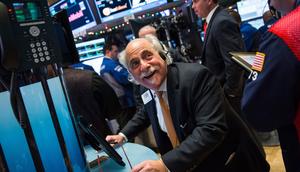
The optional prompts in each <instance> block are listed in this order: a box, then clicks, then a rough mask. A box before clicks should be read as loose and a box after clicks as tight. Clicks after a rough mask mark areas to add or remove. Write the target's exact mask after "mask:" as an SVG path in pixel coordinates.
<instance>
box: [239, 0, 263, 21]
mask: <svg viewBox="0 0 300 172" xmlns="http://www.w3.org/2000/svg"><path fill="white" fill-rule="evenodd" d="M237 8H238V12H239V14H240V16H241V19H242V21H248V20H253V19H256V18H260V17H262V15H263V13H264V12H266V11H268V10H269V6H268V0H242V1H240V2H237Z"/></svg>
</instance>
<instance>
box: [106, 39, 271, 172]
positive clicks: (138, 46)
mask: <svg viewBox="0 0 300 172" xmlns="http://www.w3.org/2000/svg"><path fill="white" fill-rule="evenodd" d="M155 40H157V39H153V40H151V37H146V38H139V39H135V40H133V41H131V42H130V43H129V44H128V45H127V47H126V49H125V52H124V53H121V54H122V55H123V56H121V57H120V62H121V63H122V64H123V65H125V67H127V68H128V70H129V72H130V73H131V74H132V75H133V77H134V79H135V80H136V81H137V82H139V83H140V84H141V85H142V86H143V87H142V88H141V90H140V91H141V97H142V99H143V103H144V108H143V109H140V112H138V113H136V114H135V116H134V117H133V119H131V120H130V121H129V122H128V123H127V125H126V126H125V127H124V128H123V130H122V131H121V133H119V134H118V135H113V136H107V137H106V140H107V141H108V142H110V143H122V142H123V141H126V139H127V138H132V137H134V136H136V135H137V134H138V133H139V132H140V131H142V130H143V129H145V128H146V127H148V126H149V125H150V124H152V128H153V132H154V136H155V139H156V143H157V145H158V148H159V151H160V153H161V155H162V156H161V159H160V160H147V161H144V162H142V163H140V164H138V165H136V166H134V167H133V169H132V171H133V172H138V171H161V172H165V171H168V170H169V171H176V172H181V171H195V172H196V171H204V172H205V171H207V172H208V171H209V172H211V171H249V172H250V171H252V172H253V171H268V170H269V166H268V164H267V162H266V161H265V157H264V153H263V151H262V149H261V147H260V145H259V144H258V142H256V139H255V137H254V136H253V135H252V133H251V131H250V130H249V129H248V127H247V126H246V124H245V123H244V122H243V121H242V120H241V119H240V118H239V116H238V115H237V114H236V113H235V112H234V110H233V109H232V108H231V106H230V105H229V104H227V101H226V99H225V97H224V95H223V90H222V88H221V87H220V85H219V82H218V81H217V79H216V78H215V77H214V76H213V74H211V73H210V72H209V70H208V69H207V68H206V67H204V66H202V65H200V64H196V63H172V64H170V65H168V66H167V64H166V62H165V61H164V60H163V59H165V58H167V57H166V56H165V54H163V51H162V50H163V49H162V47H159V46H157V45H160V44H159V43H158V44H157V43H155ZM145 112H146V113H145Z"/></svg>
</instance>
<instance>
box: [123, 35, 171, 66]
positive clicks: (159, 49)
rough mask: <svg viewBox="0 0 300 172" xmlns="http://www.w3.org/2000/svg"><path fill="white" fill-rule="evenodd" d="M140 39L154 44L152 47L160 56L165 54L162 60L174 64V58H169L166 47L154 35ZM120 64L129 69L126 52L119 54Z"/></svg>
mask: <svg viewBox="0 0 300 172" xmlns="http://www.w3.org/2000/svg"><path fill="white" fill-rule="evenodd" d="M139 39H145V40H147V41H148V42H150V43H151V44H152V47H153V49H154V50H156V51H157V52H159V54H160V55H161V54H164V57H161V58H163V59H164V58H165V59H164V60H165V61H166V63H167V65H169V64H171V63H172V58H171V57H170V56H169V53H168V51H167V47H165V45H163V43H161V42H160V41H159V40H158V39H157V37H155V36H153V35H150V34H149V35H145V37H144V38H139ZM118 58H119V62H120V63H121V64H122V65H123V66H124V67H125V68H126V69H128V65H127V61H126V59H127V54H126V52H125V50H123V51H121V52H120V53H119V57H118Z"/></svg>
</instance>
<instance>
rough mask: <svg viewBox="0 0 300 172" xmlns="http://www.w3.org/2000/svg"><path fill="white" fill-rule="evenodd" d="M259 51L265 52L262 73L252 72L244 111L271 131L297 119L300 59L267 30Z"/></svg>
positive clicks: (246, 87)
mask: <svg viewBox="0 0 300 172" xmlns="http://www.w3.org/2000/svg"><path fill="white" fill-rule="evenodd" d="M264 40H265V41H264V42H263V43H262V44H261V46H260V49H259V51H260V52H263V53H264V54H265V55H266V56H265V63H264V66H263V69H262V71H261V73H259V72H258V73H257V74H258V75H256V76H251V79H249V80H248V81H247V83H246V86H245V90H244V96H243V98H242V111H243V113H244V114H245V116H246V118H247V120H248V121H249V122H250V123H251V124H252V126H254V127H255V128H256V129H258V130H261V131H270V130H273V129H275V128H278V127H280V126H284V125H287V124H291V123H292V122H293V121H294V118H295V114H296V110H297V103H298V101H299V88H300V84H299V78H300V77H299V66H300V64H299V61H298V60H297V58H296V57H295V56H294V54H293V53H292V52H291V50H290V49H289V48H288V47H287V45H286V44H285V43H284V42H283V41H282V40H281V39H280V38H278V37H276V36H275V35H273V34H271V33H268V34H267V36H265V39H264Z"/></svg>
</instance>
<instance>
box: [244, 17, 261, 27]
mask: <svg viewBox="0 0 300 172" xmlns="http://www.w3.org/2000/svg"><path fill="white" fill-rule="evenodd" d="M248 23H249V24H251V26H253V27H255V28H256V29H259V28H260V27H262V26H263V25H264V20H263V19H262V18H259V19H256V20H251V21H249V22H248Z"/></svg>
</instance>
